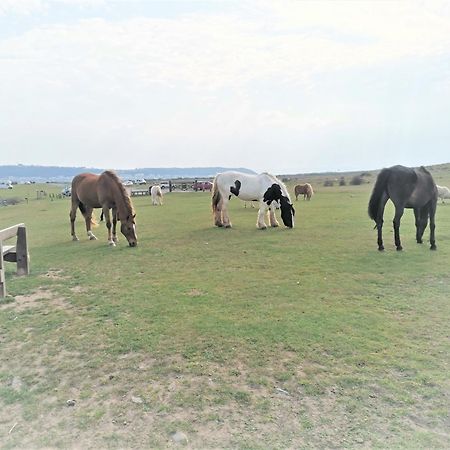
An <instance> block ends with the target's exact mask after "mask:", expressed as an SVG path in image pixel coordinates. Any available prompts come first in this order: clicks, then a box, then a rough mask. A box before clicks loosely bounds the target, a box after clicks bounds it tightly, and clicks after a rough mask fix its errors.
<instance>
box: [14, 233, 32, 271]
mask: <svg viewBox="0 0 450 450" xmlns="http://www.w3.org/2000/svg"><path fill="white" fill-rule="evenodd" d="M16 254H17V275H29V274H30V255H29V254H28V245H27V229H26V228H25V226H24V225H22V226H20V227H19V228H18V229H17V245H16Z"/></svg>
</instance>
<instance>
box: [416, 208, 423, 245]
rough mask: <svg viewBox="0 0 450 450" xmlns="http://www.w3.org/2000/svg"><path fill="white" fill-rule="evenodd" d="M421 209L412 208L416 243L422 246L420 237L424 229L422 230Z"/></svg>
mask: <svg viewBox="0 0 450 450" xmlns="http://www.w3.org/2000/svg"><path fill="white" fill-rule="evenodd" d="M421 213H422V211H421V209H420V208H414V217H415V220H416V242H417V243H418V244H422V242H423V241H422V236H423V232H424V230H425V228H424V229H423V230H422V216H421Z"/></svg>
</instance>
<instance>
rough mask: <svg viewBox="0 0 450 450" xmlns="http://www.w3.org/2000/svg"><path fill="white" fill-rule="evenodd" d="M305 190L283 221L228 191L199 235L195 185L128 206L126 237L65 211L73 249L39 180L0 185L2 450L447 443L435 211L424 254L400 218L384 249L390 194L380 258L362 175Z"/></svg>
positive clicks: (205, 205) (441, 269)
mask: <svg viewBox="0 0 450 450" xmlns="http://www.w3.org/2000/svg"><path fill="white" fill-rule="evenodd" d="M446 174H448V172H442V173H441V172H439V176H438V179H437V180H436V181H437V182H438V183H439V184H446V183H445V181H447V179H446V177H447V175H446ZM313 185H314V183H313ZM447 185H448V183H447ZM289 187H290V190H291V192H292V187H293V184H292V185H290V186H289ZM314 187H315V190H316V195H315V196H314V197H313V199H312V200H311V201H310V202H306V201H303V200H299V201H298V202H295V207H296V209H297V217H296V228H295V229H293V230H288V229H285V228H281V227H280V228H279V229H268V230H265V231H260V230H257V229H256V227H255V223H256V214H257V211H256V209H251V208H244V207H243V203H241V202H238V201H236V200H235V201H232V202H231V210H230V216H231V220H232V222H233V225H234V226H233V229H231V230H225V229H218V228H214V227H213V226H212V215H211V211H210V197H209V194H206V193H172V194H169V195H166V197H165V204H164V206H163V207H153V206H151V205H150V199H149V197H144V198H136V199H133V202H134V205H135V208H136V211H137V223H138V238H139V246H138V247H137V248H129V247H127V246H126V244H125V239H124V238H123V239H121V242H120V243H119V245H118V247H117V248H109V247H108V246H107V245H106V230H105V229H104V226H103V224H101V225H100V226H99V227H98V228H97V229H96V230H94V232H95V233H96V235H97V237H98V238H99V240H98V241H88V240H87V238H86V237H85V236H86V235H85V231H84V223H83V221H82V219H81V216H79V217H78V218H77V232H78V235H79V237H80V239H81V240H80V242H78V243H75V242H72V241H71V240H70V227H69V219H68V212H69V204H70V201H69V200H68V199H59V200H55V201H50V199H48V198H47V199H43V200H36V197H35V195H33V192H35V190H36V189H39V188H40V187H35V186H31V187H30V186H17V187H16V188H15V189H14V190H13V191H14V192H7V193H6V192H0V196H3V197H4V196H5V195H14V196H15V195H17V196H20V197H26V196H27V197H29V201H28V203H26V202H22V203H21V204H19V205H16V206H8V207H2V208H1V209H0V228H5V227H7V226H9V225H12V224H15V223H18V222H25V223H26V225H27V228H28V239H29V244H30V253H31V270H32V274H31V275H30V276H29V277H15V276H14V273H13V272H14V265H13V264H10V267H9V269H8V273H7V289H8V292H9V294H10V295H9V297H7V298H6V299H5V300H4V301H2V303H1V304H0V343H1V347H0V348H1V355H0V356H1V357H0V446H1V447H2V448H28V447H33V448H42V447H56V448H73V447H77V448H171V447H177V446H178V445H182V444H183V442H182V443H181V444H177V443H176V442H175V441H174V439H173V433H175V432H177V431H178V432H181V433H184V435H185V436H186V437H187V440H188V442H187V444H186V445H187V446H188V447H190V448H252V449H258V448H261V449H262V448H264V449H265V448H311V447H346V448H347V447H350V448H351V447H371V448H377V447H378V448H386V447H389V448H395V447H397V448H412V447H415V448H446V447H448V446H449V443H450V439H449V432H448V430H449V425H450V419H449V408H448V405H449V394H450V390H449V387H450V383H449V377H448V373H449V367H448V362H449V331H448V323H449V312H450V306H449V302H448V298H449V294H448V293H449V287H450V274H449V266H450V205H439V207H438V213H437V228H436V241H437V246H438V250H437V251H436V252H431V251H429V250H428V244H424V245H417V244H416V243H415V240H414V236H415V232H414V226H413V225H414V224H413V222H414V219H413V214H412V211H407V212H406V213H405V216H404V218H403V221H402V227H401V237H402V243H403V247H404V249H405V250H404V251H403V252H400V253H399V252H396V251H395V249H394V244H393V233H392V231H391V229H392V227H391V218H392V216H393V211H392V208H391V207H388V208H387V211H386V217H385V247H386V251H385V252H383V253H380V252H378V251H377V245H376V232H375V230H373V223H371V221H370V220H369V218H368V216H367V202H368V197H369V195H370V190H371V185H369V184H366V185H362V186H354V187H351V186H343V187H337V186H336V187H331V188H324V187H322V186H321V185H315V186H314ZM42 188H43V189H46V190H47V191H51V190H52V189H53V190H54V192H59V190H60V188H57V187H49V186H43V187H42ZM30 192H31V193H30ZM280 222H281V221H280ZM425 236H426V237H428V230H426V232H425ZM69 399H73V400H75V406H67V403H66V402H67V400H69Z"/></svg>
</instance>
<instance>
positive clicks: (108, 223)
mask: <svg viewBox="0 0 450 450" xmlns="http://www.w3.org/2000/svg"><path fill="white" fill-rule="evenodd" d="M102 214H103V216H104V218H105V219H106V221H105V222H106V228H107V230H108V244H109V245H111V246H112V247H115V245H116V244H115V243H114V241H113V239H112V236H111V215H110V214H109V208H107V207H106V206H105V207H103V208H102Z"/></svg>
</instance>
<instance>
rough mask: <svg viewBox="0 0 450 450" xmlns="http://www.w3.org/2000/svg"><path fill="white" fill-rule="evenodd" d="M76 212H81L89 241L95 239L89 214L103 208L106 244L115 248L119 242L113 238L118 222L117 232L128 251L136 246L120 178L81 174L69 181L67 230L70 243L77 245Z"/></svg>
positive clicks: (131, 215) (128, 202)
mask: <svg viewBox="0 0 450 450" xmlns="http://www.w3.org/2000/svg"><path fill="white" fill-rule="evenodd" d="M77 208H80V211H81V212H82V214H83V216H84V219H85V221H86V231H87V234H88V236H89V239H91V240H92V239H97V238H96V237H95V236H94V234H93V233H92V231H91V225H92V224H93V223H95V222H94V221H93V220H92V210H93V209H94V208H102V214H103V215H104V216H105V218H106V228H107V229H108V243H109V245H111V246H115V245H116V242H117V241H118V239H117V235H116V224H117V221H118V220H120V222H121V225H120V231H121V232H122V234H123V235H124V236H125V237H126V238H127V241H128V244H129V245H130V247H135V246H136V245H137V237H136V225H135V222H134V218H135V217H136V214H134V211H133V205H132V204H131V200H130V197H129V196H128V194H127V193H126V191H125V188H124V187H123V185H122V183H121V181H120V180H119V177H118V176H117V175H116V174H115V173H114V172H112V171H110V170H107V171H105V172H103V173H102V174H101V175H95V174H93V173H82V174H80V175H77V176H75V178H74V179H73V180H72V208H71V210H70V226H71V231H72V239H73V240H74V241H78V237H77V235H76V234H75V217H76V213H77ZM110 209H111V210H112V219H113V222H112V235H111V218H110V215H109V210H110Z"/></svg>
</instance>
